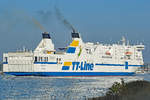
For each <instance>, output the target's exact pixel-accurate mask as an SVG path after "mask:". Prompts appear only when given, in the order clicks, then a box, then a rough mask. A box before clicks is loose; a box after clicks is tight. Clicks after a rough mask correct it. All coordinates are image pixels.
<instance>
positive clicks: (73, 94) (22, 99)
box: [0, 74, 150, 100]
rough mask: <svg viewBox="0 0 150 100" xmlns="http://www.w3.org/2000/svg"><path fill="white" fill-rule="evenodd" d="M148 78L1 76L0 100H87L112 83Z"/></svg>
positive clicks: (104, 91) (145, 78) (142, 76)
mask: <svg viewBox="0 0 150 100" xmlns="http://www.w3.org/2000/svg"><path fill="white" fill-rule="evenodd" d="M121 78H123V79H124V81H125V82H129V81H134V80H143V79H144V80H148V81H150V76H149V75H148V74H146V75H136V76H108V77H107V76H105V77H102V76H101V77H65V78H64V77H39V76H8V75H1V76H0V100H86V99H87V98H92V97H98V96H102V95H105V93H106V92H107V90H108V88H109V87H111V86H112V84H113V83H114V82H121Z"/></svg>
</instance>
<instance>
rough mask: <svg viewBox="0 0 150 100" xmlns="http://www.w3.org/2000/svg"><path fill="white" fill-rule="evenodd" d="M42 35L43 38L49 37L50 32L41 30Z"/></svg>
mask: <svg viewBox="0 0 150 100" xmlns="http://www.w3.org/2000/svg"><path fill="white" fill-rule="evenodd" d="M42 37H43V39H51V37H50V34H49V33H48V32H43V33H42Z"/></svg>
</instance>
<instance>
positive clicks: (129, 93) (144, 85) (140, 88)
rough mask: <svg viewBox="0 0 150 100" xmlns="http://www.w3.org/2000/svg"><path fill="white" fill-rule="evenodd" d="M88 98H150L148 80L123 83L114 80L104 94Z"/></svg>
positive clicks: (115, 99)
mask: <svg viewBox="0 0 150 100" xmlns="http://www.w3.org/2000/svg"><path fill="white" fill-rule="evenodd" d="M88 100H150V82H149V81H145V80H137V81H133V82H129V83H125V82H124V80H123V79H122V80H121V83H119V82H115V83H114V84H113V85H112V87H110V88H109V90H108V91H107V93H106V95H105V96H102V97H95V98H89V99H88Z"/></svg>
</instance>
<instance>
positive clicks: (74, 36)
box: [71, 31, 80, 38]
mask: <svg viewBox="0 0 150 100" xmlns="http://www.w3.org/2000/svg"><path fill="white" fill-rule="evenodd" d="M71 36H72V38H80V34H79V33H77V32H74V31H73V32H72V33H71Z"/></svg>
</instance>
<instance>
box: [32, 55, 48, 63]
mask: <svg viewBox="0 0 150 100" xmlns="http://www.w3.org/2000/svg"><path fill="white" fill-rule="evenodd" d="M34 62H48V57H36V56H35V58H34Z"/></svg>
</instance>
